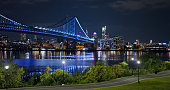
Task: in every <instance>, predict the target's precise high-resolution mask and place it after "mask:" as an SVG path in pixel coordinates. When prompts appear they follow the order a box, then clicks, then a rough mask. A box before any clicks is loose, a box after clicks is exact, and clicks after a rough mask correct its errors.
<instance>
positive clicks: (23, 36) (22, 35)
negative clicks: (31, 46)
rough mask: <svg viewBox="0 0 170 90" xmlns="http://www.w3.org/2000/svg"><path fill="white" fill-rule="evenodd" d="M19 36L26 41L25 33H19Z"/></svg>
mask: <svg viewBox="0 0 170 90" xmlns="http://www.w3.org/2000/svg"><path fill="white" fill-rule="evenodd" d="M20 36H21V41H26V39H27V35H26V34H25V33H21V34H20Z"/></svg>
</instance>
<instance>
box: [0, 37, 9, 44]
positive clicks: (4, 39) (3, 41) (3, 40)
mask: <svg viewBox="0 0 170 90" xmlns="http://www.w3.org/2000/svg"><path fill="white" fill-rule="evenodd" d="M0 43H2V44H7V43H8V36H7V35H0Z"/></svg>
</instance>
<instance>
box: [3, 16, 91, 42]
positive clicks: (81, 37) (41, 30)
mask: <svg viewBox="0 0 170 90" xmlns="http://www.w3.org/2000/svg"><path fill="white" fill-rule="evenodd" d="M0 30H5V31H16V32H25V33H32V34H42V35H50V36H55V37H61V38H66V39H72V40H76V41H81V42H88V43H93V39H91V38H89V37H88V36H87V34H86V33H85V31H84V30H83V28H82V26H81V25H80V22H79V21H78V19H77V18H76V17H67V18H66V19H64V20H63V21H62V23H57V24H55V25H52V26H48V27H39V26H35V27H32V26H28V25H25V24H21V23H19V22H16V21H14V20H12V19H10V18H8V17H6V16H4V15H2V14H0Z"/></svg>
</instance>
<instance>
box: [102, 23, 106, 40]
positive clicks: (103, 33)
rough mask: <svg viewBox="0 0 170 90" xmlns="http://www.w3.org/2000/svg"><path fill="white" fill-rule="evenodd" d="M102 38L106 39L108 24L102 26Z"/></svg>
mask: <svg viewBox="0 0 170 90" xmlns="http://www.w3.org/2000/svg"><path fill="white" fill-rule="evenodd" d="M102 39H106V26H105V27H102Z"/></svg>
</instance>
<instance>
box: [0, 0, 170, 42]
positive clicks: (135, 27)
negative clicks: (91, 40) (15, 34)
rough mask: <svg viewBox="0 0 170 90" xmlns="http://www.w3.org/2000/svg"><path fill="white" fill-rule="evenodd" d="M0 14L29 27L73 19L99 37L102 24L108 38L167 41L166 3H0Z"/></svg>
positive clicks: (169, 2) (169, 18)
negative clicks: (68, 18) (72, 17)
mask: <svg viewBox="0 0 170 90" xmlns="http://www.w3.org/2000/svg"><path fill="white" fill-rule="evenodd" d="M0 13H1V14H2V15H5V16H7V17H9V18H11V19H13V20H15V21H17V22H21V23H23V24H26V25H30V26H33V25H39V26H49V25H53V24H56V23H57V22H58V21H60V20H62V19H63V18H65V17H66V16H76V17H77V18H78V19H79V21H80V23H81V25H82V27H83V28H84V29H87V30H88V31H89V33H90V34H92V33H93V32H97V34H98V36H99V37H101V28H102V26H105V25H106V26H107V33H110V37H113V36H118V35H120V36H123V37H124V39H125V40H126V41H130V42H133V41H135V40H136V39H139V40H140V41H141V42H146V43H149V40H151V39H152V40H153V42H168V41H169V40H170V0H0ZM9 34H11V33H9ZM11 36H12V35H11Z"/></svg>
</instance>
